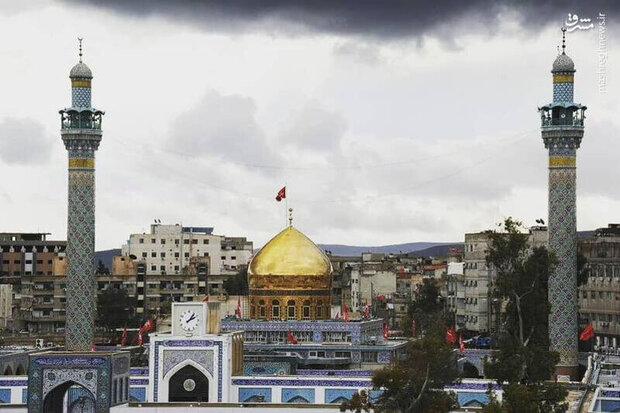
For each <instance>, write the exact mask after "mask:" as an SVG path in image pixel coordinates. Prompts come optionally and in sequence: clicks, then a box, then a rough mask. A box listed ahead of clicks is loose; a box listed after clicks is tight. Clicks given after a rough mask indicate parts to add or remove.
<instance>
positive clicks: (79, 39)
mask: <svg viewBox="0 0 620 413" xmlns="http://www.w3.org/2000/svg"><path fill="white" fill-rule="evenodd" d="M82 40H84V39H83V38H82V37H78V42H79V43H80V53H79V55H80V63H82Z"/></svg>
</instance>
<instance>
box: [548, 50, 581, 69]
mask: <svg viewBox="0 0 620 413" xmlns="http://www.w3.org/2000/svg"><path fill="white" fill-rule="evenodd" d="M551 71H552V72H574V71H575V63H573V59H571V58H570V57H568V55H566V54H565V53H562V54H561V55H558V57H557V58H556V59H555V62H553V69H551Z"/></svg>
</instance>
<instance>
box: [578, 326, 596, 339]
mask: <svg viewBox="0 0 620 413" xmlns="http://www.w3.org/2000/svg"><path fill="white" fill-rule="evenodd" d="M592 337H594V327H592V323H588V325H587V326H586V328H584V329H583V331H582V332H581V334H579V340H581V341H588V340H590V339H591V338H592Z"/></svg>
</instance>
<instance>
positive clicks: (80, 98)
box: [69, 38, 93, 108]
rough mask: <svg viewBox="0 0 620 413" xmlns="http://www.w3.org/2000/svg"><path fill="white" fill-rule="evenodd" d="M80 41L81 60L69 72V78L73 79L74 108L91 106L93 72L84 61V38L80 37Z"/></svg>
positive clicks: (72, 97)
mask: <svg viewBox="0 0 620 413" xmlns="http://www.w3.org/2000/svg"><path fill="white" fill-rule="evenodd" d="M78 41H79V42H80V53H79V56H80V61H79V63H78V64H76V65H75V66H73V67H72V68H71V72H69V78H70V79H71V106H72V107H74V108H90V107H91V93H90V86H91V80H92V78H93V72H92V71H91V70H90V68H89V67H88V66H87V65H86V63H84V62H82V38H78Z"/></svg>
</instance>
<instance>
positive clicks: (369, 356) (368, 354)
mask: <svg viewBox="0 0 620 413" xmlns="http://www.w3.org/2000/svg"><path fill="white" fill-rule="evenodd" d="M362 362H366V363H376V362H377V352H376V351H362Z"/></svg>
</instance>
